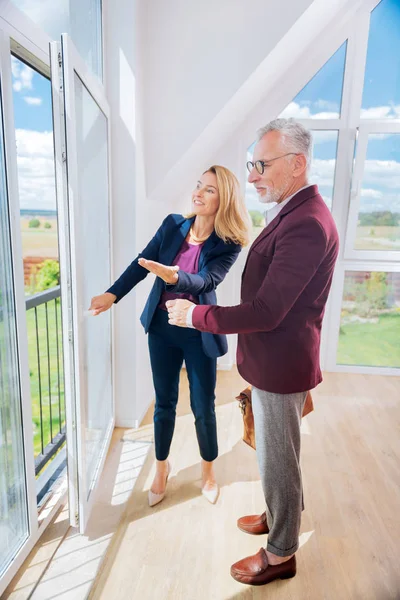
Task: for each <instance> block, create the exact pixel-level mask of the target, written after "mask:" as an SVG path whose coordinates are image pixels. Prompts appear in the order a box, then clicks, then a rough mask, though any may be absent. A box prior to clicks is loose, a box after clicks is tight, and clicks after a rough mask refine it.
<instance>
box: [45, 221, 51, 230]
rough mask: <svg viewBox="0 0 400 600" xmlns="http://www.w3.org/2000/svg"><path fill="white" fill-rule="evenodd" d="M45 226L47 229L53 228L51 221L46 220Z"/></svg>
mask: <svg viewBox="0 0 400 600" xmlns="http://www.w3.org/2000/svg"><path fill="white" fill-rule="evenodd" d="M44 228H45V229H51V223H49V222H48V221H46V223H45V224H44Z"/></svg>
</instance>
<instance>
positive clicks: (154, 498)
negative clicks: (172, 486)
mask: <svg viewBox="0 0 400 600" xmlns="http://www.w3.org/2000/svg"><path fill="white" fill-rule="evenodd" d="M170 473H171V463H170V462H169V461H168V469H167V476H166V478H165V490H164V491H163V492H162V493H161V494H155V493H154V492H152V491H151V489H149V506H155V505H156V504H160V502H161V500H164V496H165V492H166V491H167V482H168V477H169V474H170Z"/></svg>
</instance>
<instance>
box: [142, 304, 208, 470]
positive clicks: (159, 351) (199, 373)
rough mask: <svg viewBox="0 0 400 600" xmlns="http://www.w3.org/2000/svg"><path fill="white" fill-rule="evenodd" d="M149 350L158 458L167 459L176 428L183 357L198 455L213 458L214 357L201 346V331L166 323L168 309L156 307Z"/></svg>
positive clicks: (205, 458)
mask: <svg viewBox="0 0 400 600" xmlns="http://www.w3.org/2000/svg"><path fill="white" fill-rule="evenodd" d="M149 350H150V361H151V369H152V372H153V382H154V388H155V392H156V405H155V410H154V438H155V450H156V458H157V460H166V458H167V457H168V454H169V449H170V445H171V441H172V436H173V433H174V428H175V417H176V405H177V402H178V389H179V375H180V371H181V368H182V364H183V360H185V364H186V370H187V374H188V379H189V388H190V406H191V409H192V412H193V415H194V417H195V426H196V434H197V440H198V443H199V448H200V455H201V457H202V458H203V459H204V460H207V461H212V460H215V459H216V458H217V456H218V443H217V422H216V418H215V384H216V375H217V359H216V358H209V357H208V356H207V355H206V354H205V353H204V350H203V346H202V343H201V334H200V332H199V331H197V330H196V329H186V328H182V327H176V326H175V325H169V324H168V313H167V312H166V311H165V310H161V309H157V311H156V313H155V315H154V317H153V320H152V323H151V326H150V329H149Z"/></svg>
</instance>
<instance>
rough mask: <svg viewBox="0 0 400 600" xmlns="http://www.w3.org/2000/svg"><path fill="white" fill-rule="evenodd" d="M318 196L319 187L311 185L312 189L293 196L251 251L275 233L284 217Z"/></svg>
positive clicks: (257, 239)
mask: <svg viewBox="0 0 400 600" xmlns="http://www.w3.org/2000/svg"><path fill="white" fill-rule="evenodd" d="M317 194H318V187H317V186H316V185H311V186H310V187H308V188H306V189H305V190H301V191H300V192H298V193H297V194H295V195H294V196H293V198H292V199H291V200H290V201H289V202H288V204H286V206H284V207H283V208H282V210H281V211H280V213H278V214H277V216H276V217H275V219H272V221H271V223H269V224H268V225H267V227H265V229H263V231H262V232H261V233H260V235H259V236H258V238H256V240H255V241H254V242H253V245H252V247H251V250H253V249H254V248H256V246H258V244H259V243H260V242H261V241H262V240H264V239H265V238H266V237H267V236H268V235H269V234H270V233H272V232H273V231H274V229H275V228H276V227H278V225H279V223H280V221H281V219H282V217H284V216H285V215H286V214H287V213H289V212H291V211H292V210H294V209H295V208H297V207H298V206H299V205H300V204H303V202H305V201H306V200H308V199H309V198H312V197H313V196H316V195H317Z"/></svg>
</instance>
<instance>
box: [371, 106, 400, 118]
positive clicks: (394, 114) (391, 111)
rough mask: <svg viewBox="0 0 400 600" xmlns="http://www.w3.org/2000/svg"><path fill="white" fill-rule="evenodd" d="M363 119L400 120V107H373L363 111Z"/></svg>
mask: <svg viewBox="0 0 400 600" xmlns="http://www.w3.org/2000/svg"><path fill="white" fill-rule="evenodd" d="M361 118H362V119H398V118H400V105H391V106H371V107H370V108H362V109H361Z"/></svg>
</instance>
